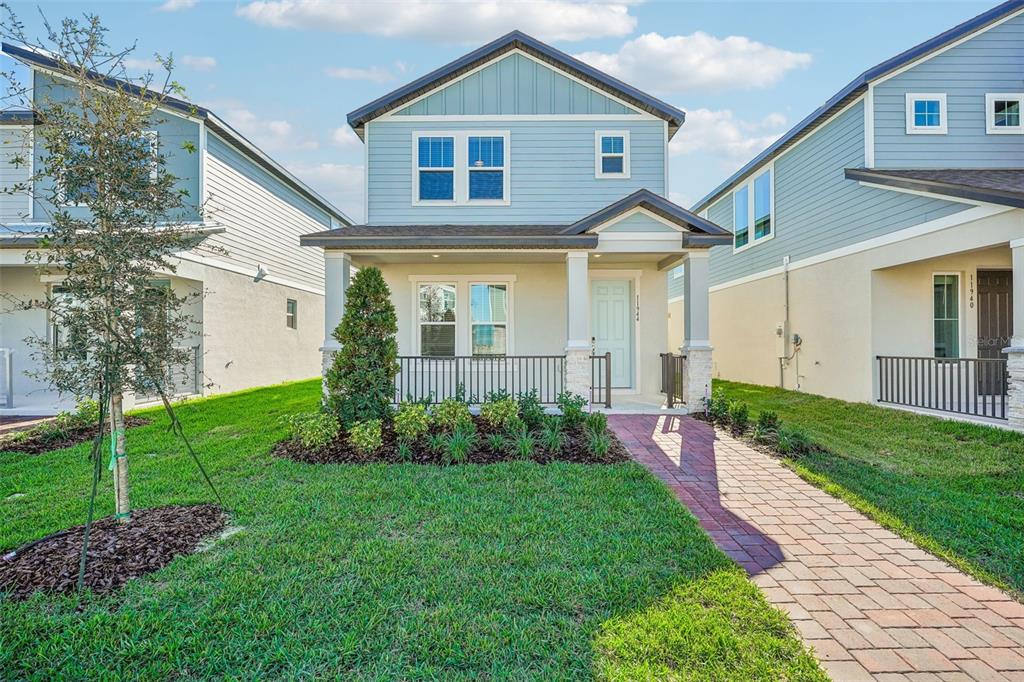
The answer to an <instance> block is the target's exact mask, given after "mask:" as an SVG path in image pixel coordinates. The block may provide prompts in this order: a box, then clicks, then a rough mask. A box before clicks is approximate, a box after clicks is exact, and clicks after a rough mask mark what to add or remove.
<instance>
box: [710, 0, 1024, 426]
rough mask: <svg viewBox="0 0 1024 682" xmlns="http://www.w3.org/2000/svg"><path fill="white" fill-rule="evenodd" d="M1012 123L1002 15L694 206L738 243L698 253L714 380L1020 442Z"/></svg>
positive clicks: (1023, 162) (1020, 205) (1021, 310)
mask: <svg viewBox="0 0 1024 682" xmlns="http://www.w3.org/2000/svg"><path fill="white" fill-rule="evenodd" d="M1022 109H1024V2H1021V0H1014V1H1013V2H1007V3H1004V4H1002V5H999V6H998V7H995V8H993V9H992V10H990V11H988V12H985V13H984V14H981V15H979V16H978V17H975V18H974V19H971V20H970V21H967V22H965V23H963V24H961V25H959V26H956V27H954V28H952V29H950V30H949V31H946V32H945V33H942V34H941V35H938V36H936V37H934V38H932V39H930V40H928V41H926V42H924V43H922V44H920V45H917V46H915V47H913V48H911V49H909V50H907V51H906V52H904V53H902V54H900V55H897V56H896V57H893V58H892V59H889V60H887V61H885V62H883V63H881V64H879V65H877V66H875V67H872V68H870V69H868V70H867V71H865V72H864V73H863V74H861V75H860V76H858V77H857V78H856V79H854V80H853V81H852V82H851V83H849V84H848V85H847V86H845V87H844V88H843V89H842V90H840V91H839V92H838V93H837V94H836V95H835V96H833V97H832V98H831V99H829V101H828V102H826V103H825V104H824V105H822V106H821V107H820V108H818V109H817V110H815V111H814V112H812V113H811V114H810V115H809V116H808V117H807V118H806V119H804V120H803V121H802V122H800V123H799V124H798V125H797V126H796V127H795V128H794V129H793V130H791V131H789V132H788V133H786V134H785V135H784V136H783V137H782V138H781V139H779V140H778V141H777V142H775V143H774V144H773V145H771V146H770V147H769V148H768V149H767V150H766V151H764V152H763V153H761V154H760V155H759V156H757V157H756V158H755V159H753V160H752V161H751V162H750V163H748V164H747V165H746V166H744V167H743V168H742V169H741V170H740V171H738V172H737V173H736V174H734V175H733V176H732V177H730V178H729V179H728V180H726V181H725V182H724V183H722V184H721V185H720V186H719V187H718V188H717V189H715V190H714V191H713V192H711V194H709V195H708V196H707V197H705V198H704V199H702V200H701V201H699V202H698V203H697V204H696V205H695V206H694V207H693V210H694V211H697V212H699V213H701V215H704V216H706V217H707V218H709V219H710V220H712V221H714V222H716V223H718V224H720V225H723V226H725V227H727V228H729V229H730V230H732V231H733V233H734V240H733V244H732V245H730V246H720V247H716V248H714V249H712V251H711V269H712V286H711V292H712V293H711V341H712V343H713V344H714V346H715V368H714V372H715V376H717V377H723V378H727V379H734V380H739V381H747V382H752V383H758V384H767V385H780V386H784V387H785V388H795V389H799V390H803V391H808V392H811V393H819V394H823V395H828V396H834V397H837V398H843V399H846V400H855V401H879V402H881V403H885V404H891V405H897V406H903V407H908V408H915V409H921V410H938V411H943V412H949V413H959V414H962V415H969V416H971V417H975V418H981V419H992V420H997V421H1000V422H1003V423H1006V421H1007V420H1008V422H1009V423H1010V425H1012V426H1014V427H1017V428H1022V427H1024V395H1022V391H1024V360H1022V359H1021V358H1022V357H1024V356H1022V353H1024V210H1022V209H1024V170H1022V168H1024V112H1022ZM1011 337H1012V338H1011ZM1010 346H1012V347H1013V348H1009V357H1010V362H1009V371H1010V379H1011V381H1010V382H1009V383H1008V382H1007V380H1006V372H1007V349H1008V347H1010Z"/></svg>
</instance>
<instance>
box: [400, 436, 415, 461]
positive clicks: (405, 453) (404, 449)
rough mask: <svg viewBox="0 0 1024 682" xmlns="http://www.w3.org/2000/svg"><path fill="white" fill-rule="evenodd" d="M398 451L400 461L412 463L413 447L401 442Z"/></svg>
mask: <svg viewBox="0 0 1024 682" xmlns="http://www.w3.org/2000/svg"><path fill="white" fill-rule="evenodd" d="M397 451H398V459H400V460H402V461H403V462H411V461H412V446H411V445H409V444H408V443H405V442H403V441H399V442H398V449H397Z"/></svg>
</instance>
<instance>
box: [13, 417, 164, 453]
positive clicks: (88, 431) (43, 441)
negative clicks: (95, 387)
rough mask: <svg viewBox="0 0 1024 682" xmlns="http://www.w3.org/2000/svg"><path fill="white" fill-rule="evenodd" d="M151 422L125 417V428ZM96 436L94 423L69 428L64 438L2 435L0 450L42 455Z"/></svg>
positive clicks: (144, 419) (140, 418)
mask: <svg viewBox="0 0 1024 682" xmlns="http://www.w3.org/2000/svg"><path fill="white" fill-rule="evenodd" d="M151 422H152V420H151V419H147V418H145V417H125V419H124V425H125V428H132V427H135V426H145V425H146V424H149V423H151ZM95 437H96V426H95V425H92V424H90V425H89V426H82V427H80V428H76V429H69V430H68V432H67V435H66V436H64V437H63V438H43V437H40V436H34V437H31V438H28V439H27V440H23V441H18V442H7V441H9V439H10V436H6V437H0V452H21V453H24V454H26V455H41V454H43V453H44V452H50V451H51V450H60V449H61V448H69V447H71V446H72V445H78V444H79V443H84V442H86V441H90V440H92V439H93V438H95Z"/></svg>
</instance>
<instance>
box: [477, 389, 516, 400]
mask: <svg viewBox="0 0 1024 682" xmlns="http://www.w3.org/2000/svg"><path fill="white" fill-rule="evenodd" d="M511 398H512V396H511V395H509V392H508V391H506V390H505V389H503V388H499V389H498V390H497V391H488V392H487V393H485V394H484V402H485V403H497V402H501V401H502V400H508V399H511Z"/></svg>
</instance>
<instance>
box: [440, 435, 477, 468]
mask: <svg viewBox="0 0 1024 682" xmlns="http://www.w3.org/2000/svg"><path fill="white" fill-rule="evenodd" d="M475 442H476V433H475V432H470V431H467V430H462V429H457V430H456V431H455V432H453V433H451V434H449V435H448V437H447V439H446V441H445V445H444V450H445V454H446V455H447V457H448V461H449V462H450V463H452V464H461V463H463V462H465V461H466V460H467V459H468V458H469V453H470V451H471V450H472V449H473V445H475Z"/></svg>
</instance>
